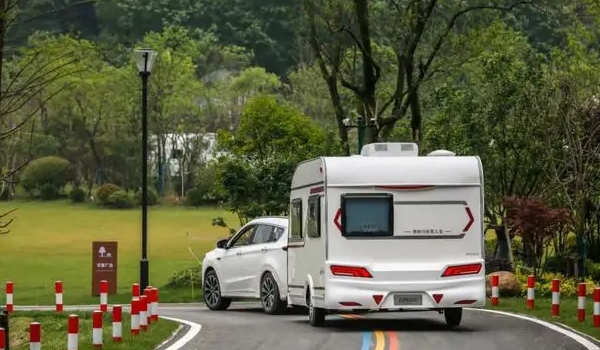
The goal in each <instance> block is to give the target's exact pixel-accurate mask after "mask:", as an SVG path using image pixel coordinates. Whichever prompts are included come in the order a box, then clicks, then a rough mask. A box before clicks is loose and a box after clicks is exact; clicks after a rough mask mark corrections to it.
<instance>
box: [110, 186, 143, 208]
mask: <svg viewBox="0 0 600 350" xmlns="http://www.w3.org/2000/svg"><path fill="white" fill-rule="evenodd" d="M135 203H136V202H135V198H133V196H132V195H131V194H130V193H129V192H127V191H125V190H117V191H115V192H113V193H111V194H110V196H108V199H107V200H106V203H105V205H106V206H107V207H108V208H113V209H129V208H133V207H134V206H135Z"/></svg>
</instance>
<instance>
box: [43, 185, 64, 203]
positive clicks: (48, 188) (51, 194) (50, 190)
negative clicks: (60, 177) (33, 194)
mask: <svg viewBox="0 0 600 350" xmlns="http://www.w3.org/2000/svg"><path fill="white" fill-rule="evenodd" d="M39 190H40V198H41V199H42V200H44V201H51V200H54V199H57V198H58V194H59V192H60V191H59V190H58V188H56V186H54V185H53V184H43V185H42V186H41V187H40V189H39Z"/></svg>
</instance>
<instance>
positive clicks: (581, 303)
mask: <svg viewBox="0 0 600 350" xmlns="http://www.w3.org/2000/svg"><path fill="white" fill-rule="evenodd" d="M577 320H578V321H579V322H584V321H585V283H579V286H578V287H577Z"/></svg>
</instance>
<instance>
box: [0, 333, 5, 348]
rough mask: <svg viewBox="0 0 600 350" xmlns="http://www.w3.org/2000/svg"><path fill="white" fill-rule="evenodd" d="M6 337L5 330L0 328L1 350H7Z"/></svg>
mask: <svg viewBox="0 0 600 350" xmlns="http://www.w3.org/2000/svg"><path fill="white" fill-rule="evenodd" d="M5 337H6V333H4V328H0V350H6V344H5V342H4V340H5Z"/></svg>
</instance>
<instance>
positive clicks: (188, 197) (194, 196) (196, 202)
mask: <svg viewBox="0 0 600 350" xmlns="http://www.w3.org/2000/svg"><path fill="white" fill-rule="evenodd" d="M205 195H206V193H205V192H204V191H202V190H201V189H200V188H197V187H195V188H191V189H189V190H188V191H187V192H186V194H185V202H184V203H185V205H186V206H188V207H199V206H201V205H202V204H204V196H205Z"/></svg>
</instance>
